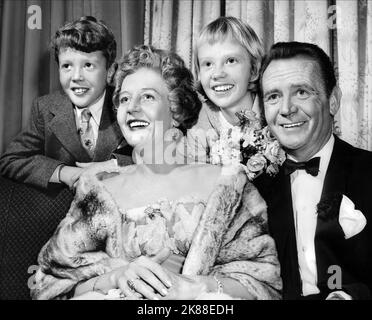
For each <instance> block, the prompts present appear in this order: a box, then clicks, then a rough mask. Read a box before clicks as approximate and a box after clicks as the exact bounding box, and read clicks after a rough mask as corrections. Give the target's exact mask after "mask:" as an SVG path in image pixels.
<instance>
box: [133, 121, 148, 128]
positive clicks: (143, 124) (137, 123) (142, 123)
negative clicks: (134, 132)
mask: <svg viewBox="0 0 372 320" xmlns="http://www.w3.org/2000/svg"><path fill="white" fill-rule="evenodd" d="M148 125H149V123H148V122H146V121H132V122H130V123H129V127H130V128H135V127H142V128H144V127H147V126H148Z"/></svg>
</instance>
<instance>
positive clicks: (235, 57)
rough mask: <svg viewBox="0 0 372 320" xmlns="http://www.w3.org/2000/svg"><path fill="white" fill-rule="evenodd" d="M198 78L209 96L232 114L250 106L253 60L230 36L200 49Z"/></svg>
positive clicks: (205, 43) (204, 44)
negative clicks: (250, 81)
mask: <svg viewBox="0 0 372 320" xmlns="http://www.w3.org/2000/svg"><path fill="white" fill-rule="evenodd" d="M198 61H199V67H200V70H199V78H200V82H201V85H202V86H203V89H204V91H205V93H206V95H207V96H208V98H209V99H210V100H211V101H212V102H213V103H214V104H215V105H216V106H218V107H220V108H221V109H225V110H226V109H229V111H231V112H232V113H235V112H238V111H240V110H242V108H244V107H245V108H246V107H247V105H249V104H248V103H249V100H250V92H248V91H247V89H248V84H249V80H250V78H251V68H252V64H251V59H250V57H249V54H248V52H247V50H246V49H245V48H244V47H243V46H242V45H241V44H240V43H239V42H237V41H236V40H234V39H232V38H231V37H227V38H226V39H225V40H223V41H217V42H215V43H213V44H210V43H208V42H204V43H203V44H202V45H200V46H199V48H198Z"/></svg>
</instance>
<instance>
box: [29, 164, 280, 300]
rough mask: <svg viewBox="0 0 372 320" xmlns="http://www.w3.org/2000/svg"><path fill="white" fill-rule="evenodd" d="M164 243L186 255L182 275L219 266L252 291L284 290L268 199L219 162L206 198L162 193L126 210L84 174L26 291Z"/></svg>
mask: <svg viewBox="0 0 372 320" xmlns="http://www.w3.org/2000/svg"><path fill="white" fill-rule="evenodd" d="M124 178H125V177H124ZM165 247H168V248H170V249H171V250H172V252H173V253H174V254H176V255H182V256H184V257H186V258H185V260H184V263H183V266H182V271H181V273H182V274H184V275H191V276H192V275H214V274H218V275H219V276H221V277H230V278H233V279H236V280H237V281H239V282H240V283H241V284H242V285H243V286H245V287H246V289H247V291H248V292H249V293H250V294H251V295H252V296H253V297H254V298H255V299H280V298H281V295H280V290H281V288H282V282H281V278H280V267H279V263H278V258H277V252H276V248H275V243H274V241H273V239H272V238H271V237H270V236H269V235H268V232H267V214H266V203H265V201H264V200H263V199H262V197H261V196H260V194H259V193H258V191H257V189H256V188H255V187H254V186H253V184H251V183H250V182H249V181H248V179H247V176H246V174H245V172H244V170H243V169H241V168H240V167H225V168H223V169H222V170H221V174H220V177H219V178H218V182H217V184H216V187H215V188H214V190H213V191H212V193H211V195H210V196H209V198H208V200H207V202H204V201H202V200H200V199H197V198H196V197H184V198H181V199H179V200H177V201H168V200H167V199H159V201H157V202H156V203H155V204H151V205H149V206H145V207H141V208H135V209H130V210H127V211H124V210H122V209H121V208H119V207H118V205H117V203H116V201H115V200H114V198H113V197H112V195H111V194H110V192H109V191H108V190H107V189H106V187H105V186H104V184H103V183H102V182H101V181H99V180H98V179H97V178H96V176H94V175H88V176H83V177H81V178H80V180H79V185H78V187H77V193H76V196H75V199H74V201H73V203H72V204H71V207H70V210H69V212H68V213H67V215H66V217H65V218H64V219H63V220H62V221H61V223H60V225H59V226H58V228H57V230H56V232H55V234H54V235H53V236H52V238H51V239H50V240H49V241H48V242H47V243H46V244H45V245H44V247H43V248H42V250H41V252H40V254H39V257H38V263H39V269H38V271H37V272H36V278H35V282H36V283H35V286H34V287H33V288H32V289H31V296H32V298H34V299H53V298H59V297H61V296H63V295H66V294H67V293H68V292H69V291H71V290H72V289H73V288H74V286H75V285H76V284H77V283H78V282H80V281H84V280H88V279H90V278H92V277H95V276H97V275H101V274H103V273H105V272H109V271H111V270H113V269H114V268H117V267H118V266H119V265H120V263H121V264H122V265H123V263H124V264H125V263H128V262H130V261H132V260H133V259H135V258H137V257H139V256H141V255H146V256H153V255H155V254H157V253H158V252H159V251H160V250H162V249H163V248H165ZM118 261H119V262H120V263H119V262H118Z"/></svg>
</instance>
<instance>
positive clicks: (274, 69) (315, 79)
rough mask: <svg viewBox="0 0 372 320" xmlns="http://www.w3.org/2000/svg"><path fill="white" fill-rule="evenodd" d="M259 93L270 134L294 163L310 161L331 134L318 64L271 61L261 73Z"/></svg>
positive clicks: (300, 59) (300, 60) (299, 59)
mask: <svg viewBox="0 0 372 320" xmlns="http://www.w3.org/2000/svg"><path fill="white" fill-rule="evenodd" d="M262 91H263V99H264V108H265V117H266V120H267V123H268V125H269V127H270V129H271V131H272V133H273V134H274V135H275V136H276V137H277V138H278V140H279V142H280V143H281V144H282V145H283V146H284V147H285V148H286V151H287V152H288V153H289V154H291V155H292V156H294V157H295V158H296V159H297V160H300V161H302V160H308V159H310V158H311V157H312V156H313V155H314V154H316V153H317V152H318V151H319V150H320V149H321V148H322V147H323V146H324V144H325V143H326V142H327V141H328V139H329V137H330V135H331V134H332V121H333V118H332V116H331V112H330V99H328V98H327V95H326V91H325V86H324V81H323V79H322V77H321V73H320V70H319V66H318V64H317V63H316V62H315V61H313V60H311V59H309V58H306V57H297V58H291V59H284V60H274V61H272V62H270V64H269V66H268V67H267V69H266V70H265V72H264V73H263V76H262ZM332 95H333V93H332ZM332 95H331V98H332Z"/></svg>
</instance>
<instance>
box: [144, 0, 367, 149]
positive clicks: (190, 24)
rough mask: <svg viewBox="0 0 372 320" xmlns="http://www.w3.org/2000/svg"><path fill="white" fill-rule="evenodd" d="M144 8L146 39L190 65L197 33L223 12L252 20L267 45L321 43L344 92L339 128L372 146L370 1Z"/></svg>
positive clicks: (154, 4)
mask: <svg viewBox="0 0 372 320" xmlns="http://www.w3.org/2000/svg"><path fill="white" fill-rule="evenodd" d="M145 12H146V13H145V34H144V40H145V43H148V44H153V45H154V46H157V47H161V48H165V49H172V50H175V51H176V52H177V53H178V54H180V55H181V56H182V58H183V59H184V60H185V61H186V63H187V64H188V65H189V66H190V67H193V57H192V47H193V43H194V40H195V38H196V37H197V34H198V32H199V31H200V29H201V28H202V27H203V26H204V25H206V24H207V23H209V22H210V21H212V20H214V19H215V18H217V17H219V16H220V15H225V16H227V15H231V16H235V17H238V18H241V19H243V20H244V21H246V22H248V23H249V24H250V25H251V26H252V27H253V28H254V30H255V31H256V32H257V34H258V35H259V37H260V38H261V39H262V41H263V44H264V46H265V48H266V50H267V49H268V48H269V47H270V46H271V45H272V44H273V43H274V42H278V41H303V42H311V43H315V44H317V45H319V46H320V47H321V48H322V49H323V50H324V51H325V52H326V53H327V54H329V55H330V56H331V58H332V60H333V62H334V64H335V68H336V71H337V73H338V79H339V86H340V88H341V90H342V93H343V95H342V100H341V108H340V111H339V112H338V113H337V115H336V117H335V130H336V132H337V133H338V134H339V135H340V136H341V138H342V139H344V140H346V141H348V142H349V143H351V144H353V145H354V146H357V147H360V148H363V149H367V150H372V76H371V70H372V1H370V0H359V1H354V0H296V1H295V0H266V1H265V0H263V1H259V0H213V1H212V0H211V1H200V0H174V1H168V0H146V7H145Z"/></svg>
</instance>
